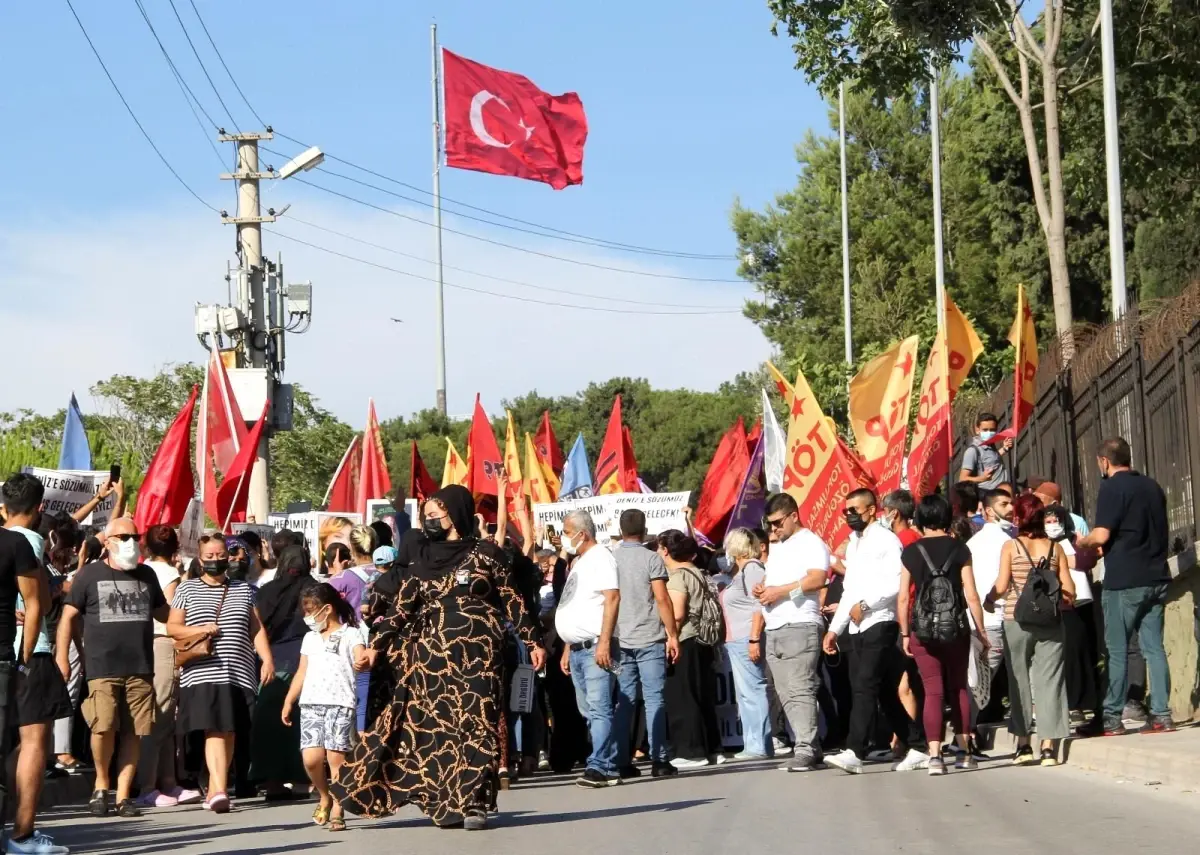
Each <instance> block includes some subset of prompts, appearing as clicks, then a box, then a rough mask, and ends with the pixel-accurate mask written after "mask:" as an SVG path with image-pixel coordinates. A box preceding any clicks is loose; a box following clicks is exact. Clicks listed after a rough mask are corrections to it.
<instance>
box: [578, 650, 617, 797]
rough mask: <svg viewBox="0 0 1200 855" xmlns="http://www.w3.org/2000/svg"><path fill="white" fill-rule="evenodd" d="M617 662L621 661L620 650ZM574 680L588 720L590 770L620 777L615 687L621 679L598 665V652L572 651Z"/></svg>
mask: <svg viewBox="0 0 1200 855" xmlns="http://www.w3.org/2000/svg"><path fill="white" fill-rule="evenodd" d="M613 652H614V654H615V655H614V657H613V659H614V662H616V661H619V660H620V656H621V654H620V651H619V650H618V649H616V648H614V650H613ZM571 681H572V682H573V683H574V684H575V699H576V701H577V702H578V703H579V712H580V713H581V714H582V715H583V716H584V718H586V719H587V722H588V730H589V731H590V733H591V735H592V753H591V754H590V755H589V756H588V760H587V767H588V768H589V769H595V770H596V771H597V772H602V773H604V774H605V775H615V774H617V741H616V739H615V738H614V734H613V688H614V687H615V685H616V682H617V678H616V677H614V676H613V675H612V674H610V673H609V672H608V671H605V670H604V669H603V668H601V667H600V666H599V665H597V664H596V651H595V649H587V650H572V651H571Z"/></svg>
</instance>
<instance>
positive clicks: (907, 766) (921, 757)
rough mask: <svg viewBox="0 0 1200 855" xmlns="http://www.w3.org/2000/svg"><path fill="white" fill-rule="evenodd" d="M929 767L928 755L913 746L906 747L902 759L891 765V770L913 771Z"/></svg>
mask: <svg viewBox="0 0 1200 855" xmlns="http://www.w3.org/2000/svg"><path fill="white" fill-rule="evenodd" d="M928 768H929V755H928V754H926V753H925V752H924V751H918V750H917V749H915V748H910V749H908V753H907V754H905V755H904V759H903V760H901V761H900V762H899V763H897V764H896V765H895V766H893V767H892V771H893V772H915V771H917V770H918V769H928Z"/></svg>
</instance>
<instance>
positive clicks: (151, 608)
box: [67, 562, 167, 680]
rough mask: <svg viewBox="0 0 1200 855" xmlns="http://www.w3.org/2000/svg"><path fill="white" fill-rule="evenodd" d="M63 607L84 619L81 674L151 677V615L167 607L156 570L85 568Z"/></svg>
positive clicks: (139, 567) (93, 677)
mask: <svg viewBox="0 0 1200 855" xmlns="http://www.w3.org/2000/svg"><path fill="white" fill-rule="evenodd" d="M67 602H68V603H69V604H70V605H72V606H74V607H75V608H77V609H79V611H80V612H81V613H82V614H83V657H84V669H85V670H86V671H87V676H88V679H89V680H95V679H98V678H101V677H138V676H150V675H151V674H153V673H154V619H153V617H152V615H153V613H154V612H155V611H156V610H157V609H159V608H161V607H163V606H165V605H166V604H167V601H166V599H165V598H164V597H163V592H162V589H161V588H160V587H159V585H158V577H157V576H156V575H155V573H154V570H153V569H152V568H150V567H147V566H146V565H145V564H139V565H138V566H137V567H135V568H134V569H132V570H115V569H113V568H112V567H109V566H108V565H107V564H103V563H101V562H96V563H94V564H88V565H87V566H86V567H84V568H83V569H82V570H80V571H79V572H78V573H76V574H75V580H74V582H72V583H71V593H70V594H68V595H67Z"/></svg>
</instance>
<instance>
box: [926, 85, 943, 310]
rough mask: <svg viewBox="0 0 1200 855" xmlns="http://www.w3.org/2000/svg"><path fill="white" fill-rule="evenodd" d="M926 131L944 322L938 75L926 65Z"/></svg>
mask: <svg viewBox="0 0 1200 855" xmlns="http://www.w3.org/2000/svg"><path fill="white" fill-rule="evenodd" d="M929 75H930V76H929V130H930V136H931V137H932V138H933V265H934V267H933V270H934V287H935V288H936V290H937V318H938V320H937V322H938V328H939V329H940V328H941V327H942V325H943V324H945V322H946V262H945V259H944V249H943V246H942V110H941V106H940V103H939V101H938V74H937V69H936V68H934V67H933V63H930V64H929Z"/></svg>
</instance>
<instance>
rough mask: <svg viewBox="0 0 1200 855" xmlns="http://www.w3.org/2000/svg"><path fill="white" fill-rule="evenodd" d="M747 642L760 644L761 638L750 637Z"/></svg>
mask: <svg viewBox="0 0 1200 855" xmlns="http://www.w3.org/2000/svg"><path fill="white" fill-rule="evenodd" d="M748 643H749V644H762V639H761V638H751V639H749V642H748Z"/></svg>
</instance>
